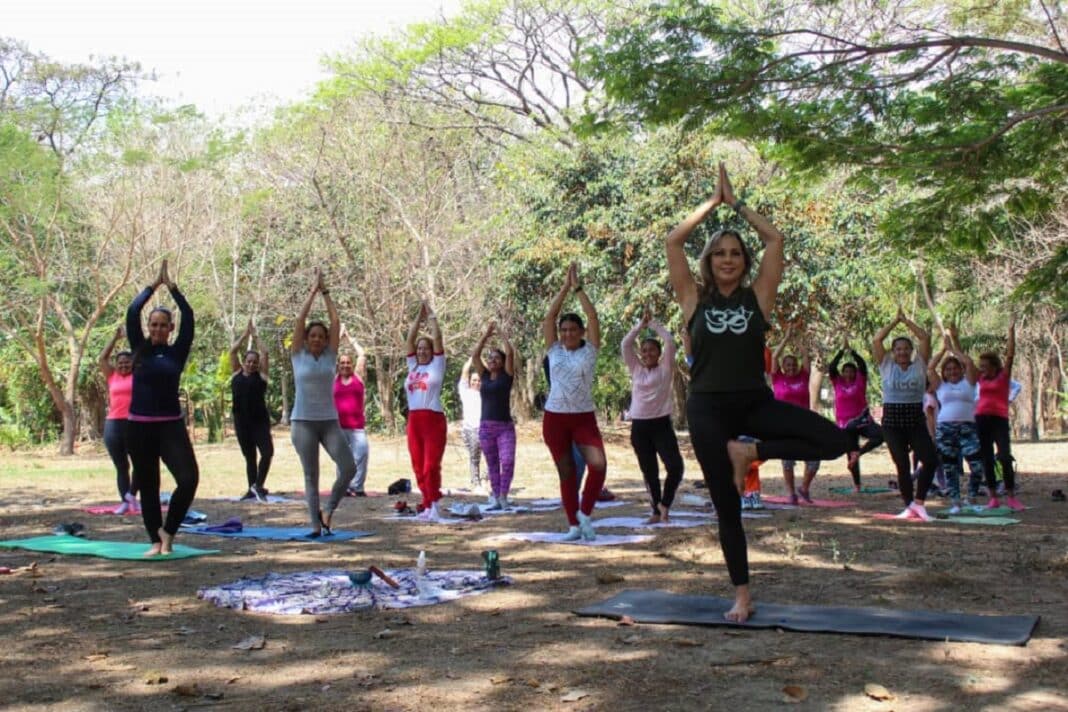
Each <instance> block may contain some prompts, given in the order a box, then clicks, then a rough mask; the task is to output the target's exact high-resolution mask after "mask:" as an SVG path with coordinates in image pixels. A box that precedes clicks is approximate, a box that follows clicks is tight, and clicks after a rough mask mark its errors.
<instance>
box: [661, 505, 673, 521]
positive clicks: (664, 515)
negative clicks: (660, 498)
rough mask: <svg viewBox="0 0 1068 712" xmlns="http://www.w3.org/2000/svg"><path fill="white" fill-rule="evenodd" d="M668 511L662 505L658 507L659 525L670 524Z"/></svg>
mask: <svg viewBox="0 0 1068 712" xmlns="http://www.w3.org/2000/svg"><path fill="white" fill-rule="evenodd" d="M669 511H670V510H669V509H668V508H667V507H665V506H664V505H662V504H661V505H660V523H661V524H671V517H670V516H669V515H668V512H669Z"/></svg>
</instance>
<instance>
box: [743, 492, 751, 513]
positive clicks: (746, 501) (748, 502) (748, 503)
mask: <svg viewBox="0 0 1068 712" xmlns="http://www.w3.org/2000/svg"><path fill="white" fill-rule="evenodd" d="M752 508H753V500H751V499H749V495H747V494H743V495H742V511H745V510H747V509H752Z"/></svg>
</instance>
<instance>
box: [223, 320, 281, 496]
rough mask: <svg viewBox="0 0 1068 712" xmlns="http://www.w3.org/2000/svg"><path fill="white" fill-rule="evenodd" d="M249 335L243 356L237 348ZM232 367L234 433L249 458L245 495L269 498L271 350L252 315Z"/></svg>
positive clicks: (232, 350) (232, 353) (233, 353)
mask: <svg viewBox="0 0 1068 712" xmlns="http://www.w3.org/2000/svg"><path fill="white" fill-rule="evenodd" d="M245 339H248V340H249V344H248V351H246V352H245V358H244V359H243V360H239V359H238V356H237V352H238V350H239V349H240V348H241V344H242V343H244V341H245ZM253 346H255V348H253ZM230 369H231V371H232V373H233V376H231V377H230V393H231V395H232V396H233V413H234V435H236V436H237V444H238V445H239V446H240V447H241V454H242V455H243V456H244V458H245V478H246V479H247V480H248V491H247V492H246V493H245V495H244V496H243V497H242V498H241V499H255V500H257V501H259V502H266V501H267V488H266V486H265V485H266V482H267V472H268V471H269V470H270V469H271V458H273V457H274V442H273V441H272V440H271V416H270V414H269V413H268V412H267V374H268V369H267V351H266V350H265V349H264V348H263V344H261V343H260V339H259V336H257V334H256V328H255V327H254V326H253V325H252V320H251V319H249V322H248V326H247V327H245V333H244V334H242V335H241V337H240V338H239V339H238V340H237V341H235V342H234V345H233V347H231V348H230ZM257 451H258V452H259V462H258V463H257V462H256V453H257Z"/></svg>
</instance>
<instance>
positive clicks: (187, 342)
mask: <svg viewBox="0 0 1068 712" xmlns="http://www.w3.org/2000/svg"><path fill="white" fill-rule="evenodd" d="M167 289H168V290H169V291H170V293H171V297H172V298H173V299H174V303H175V304H176V305H178V313H179V314H181V315H182V319H181V323H179V324H178V338H176V339H175V340H174V349H175V351H177V352H178V355H179V359H180V360H182V361H185V359H186V358H188V356H189V352H190V351H192V350H193V334H194V333H195V331H196V328H195V324H196V322H195V319H194V316H193V307H191V306H189V302H187V301H186V299H185V295H183V294H182V292H181V291H180V290H179V289H178V285H177V284H175V283H174V282H168V283H167Z"/></svg>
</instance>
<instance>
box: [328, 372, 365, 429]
mask: <svg viewBox="0 0 1068 712" xmlns="http://www.w3.org/2000/svg"><path fill="white" fill-rule="evenodd" d="M363 396H364V392H363V381H361V380H360V377H359V376H357V375H355V374H353V376H352V380H351V381H349V382H348V385H346V384H344V383H342V382H341V376H338V377H337V378H335V379H334V407H335V408H337V422H338V424H339V425H340V426H341V427H342V428H344V429H345V430H363V427H364V425H365V424H366V420H365V419H364V415H363Z"/></svg>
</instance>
